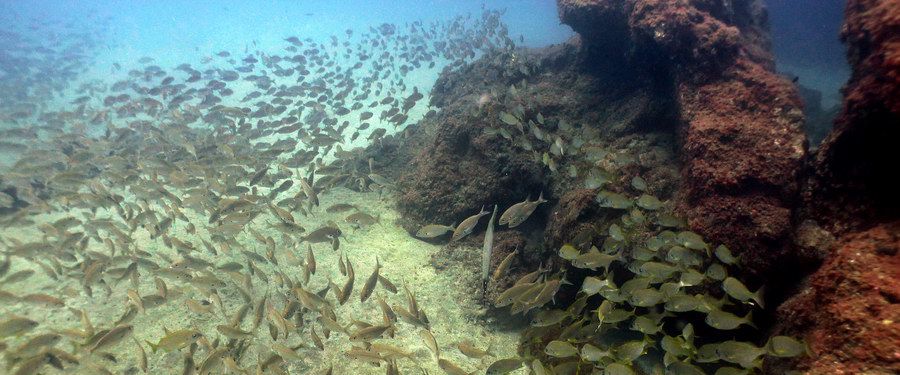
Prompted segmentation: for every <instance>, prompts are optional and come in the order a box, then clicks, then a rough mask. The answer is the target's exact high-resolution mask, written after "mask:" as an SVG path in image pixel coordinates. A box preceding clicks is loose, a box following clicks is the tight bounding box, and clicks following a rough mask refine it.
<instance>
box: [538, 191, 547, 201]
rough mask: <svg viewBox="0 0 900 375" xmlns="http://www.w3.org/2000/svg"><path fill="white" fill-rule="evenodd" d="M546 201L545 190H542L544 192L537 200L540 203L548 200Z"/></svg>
mask: <svg viewBox="0 0 900 375" xmlns="http://www.w3.org/2000/svg"><path fill="white" fill-rule="evenodd" d="M546 201H547V200H546V199H544V192H543V191H542V192H541V195H539V196H538V199H537V200H536V201H535V202H538V204H541V203H544V202H546Z"/></svg>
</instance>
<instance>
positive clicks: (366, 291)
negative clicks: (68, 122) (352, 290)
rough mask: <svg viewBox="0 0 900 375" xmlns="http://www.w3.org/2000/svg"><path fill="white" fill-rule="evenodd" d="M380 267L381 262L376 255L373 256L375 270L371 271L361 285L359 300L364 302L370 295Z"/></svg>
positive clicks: (375, 283) (376, 281)
mask: <svg viewBox="0 0 900 375" xmlns="http://www.w3.org/2000/svg"><path fill="white" fill-rule="evenodd" d="M380 269H381V263H380V262H379V261H378V256H375V270H374V271H372V275H371V276H369V278H368V279H367V280H366V283H365V284H364V285H363V288H362V290H360V292H359V302H360V303H364V302H366V300H367V299H369V296H371V295H372V291H374V290H375V286H376V285H377V284H378V271H379V270H380Z"/></svg>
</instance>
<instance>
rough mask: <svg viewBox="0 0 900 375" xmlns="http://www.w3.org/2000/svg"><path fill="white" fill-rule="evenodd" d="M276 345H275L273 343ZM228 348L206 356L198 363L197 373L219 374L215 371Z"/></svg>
mask: <svg viewBox="0 0 900 375" xmlns="http://www.w3.org/2000/svg"><path fill="white" fill-rule="evenodd" d="M275 344H277V343H275ZM229 351H230V350H229V349H228V348H224V347H222V348H218V349H216V350H213V351H212V352H210V353H209V355H207V356H206V358H205V359H204V360H203V362H200V367H198V368H197V373H198V374H200V375H210V374H214V373H220V372H219V371H217V370H218V369H219V366H221V365H222V364H223V360H224V359H225V356H226V355H227V354H228V353H229Z"/></svg>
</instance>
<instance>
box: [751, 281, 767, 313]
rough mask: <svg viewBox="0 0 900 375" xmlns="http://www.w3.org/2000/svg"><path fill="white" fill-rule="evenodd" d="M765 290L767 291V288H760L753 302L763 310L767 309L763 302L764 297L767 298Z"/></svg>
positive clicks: (754, 295) (754, 294)
mask: <svg viewBox="0 0 900 375" xmlns="http://www.w3.org/2000/svg"><path fill="white" fill-rule="evenodd" d="M765 290H766V287H765V286H761V287H759V289H758V290H757V291H756V293H753V300H754V301H756V304H758V305H759V307H760V308H762V309H765V308H766V305H765V302H763V301H764V300H765V298H764V296H765Z"/></svg>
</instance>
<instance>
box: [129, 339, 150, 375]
mask: <svg viewBox="0 0 900 375" xmlns="http://www.w3.org/2000/svg"><path fill="white" fill-rule="evenodd" d="M131 339H132V340H134V344H135V345H137V347H138V368H140V369H141V371H143V372H144V373H145V374H146V373H147V352H146V351H144V346H143V345H141V343H140V341H138V340H137V339H136V338H134V336H131Z"/></svg>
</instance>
